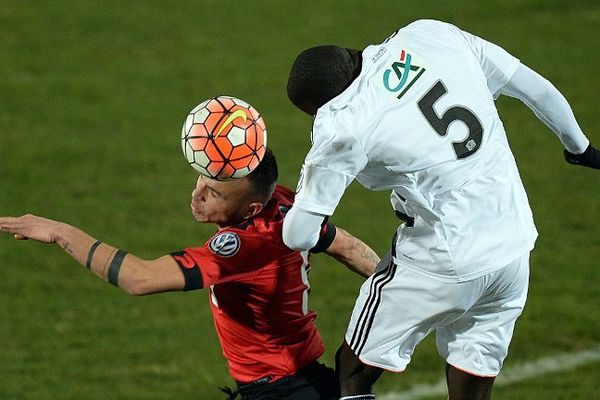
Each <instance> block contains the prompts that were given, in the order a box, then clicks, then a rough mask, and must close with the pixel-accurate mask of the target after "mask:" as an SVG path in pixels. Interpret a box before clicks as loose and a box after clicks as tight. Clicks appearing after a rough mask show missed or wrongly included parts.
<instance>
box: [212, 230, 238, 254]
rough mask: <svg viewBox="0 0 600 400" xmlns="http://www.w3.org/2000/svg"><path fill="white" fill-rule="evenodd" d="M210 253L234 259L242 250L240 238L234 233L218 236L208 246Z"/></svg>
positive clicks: (224, 233)
mask: <svg viewBox="0 0 600 400" xmlns="http://www.w3.org/2000/svg"><path fill="white" fill-rule="evenodd" d="M208 248H209V250H210V251H212V252H213V253H215V254H216V255H218V256H221V257H232V256H234V255H236V254H237V252H238V251H239V250H240V237H239V236H238V234H237V233H234V232H223V233H219V234H218V235H216V236H215V237H214V238H213V239H212V240H211V241H210V243H209V244H208Z"/></svg>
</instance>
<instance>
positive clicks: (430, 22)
mask: <svg viewBox="0 0 600 400" xmlns="http://www.w3.org/2000/svg"><path fill="white" fill-rule="evenodd" d="M432 28H433V29H446V30H455V29H458V28H457V27H456V26H455V25H453V24H451V23H449V22H445V21H440V20H438V19H428V18H423V19H417V20H415V21H413V22H411V23H410V24H408V25H406V26H405V27H404V28H402V29H406V30H410V29H432Z"/></svg>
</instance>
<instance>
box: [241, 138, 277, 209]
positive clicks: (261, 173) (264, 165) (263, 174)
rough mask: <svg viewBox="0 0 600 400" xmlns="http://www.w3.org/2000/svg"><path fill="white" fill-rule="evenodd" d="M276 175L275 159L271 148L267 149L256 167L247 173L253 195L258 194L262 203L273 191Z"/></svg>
mask: <svg viewBox="0 0 600 400" xmlns="http://www.w3.org/2000/svg"><path fill="white" fill-rule="evenodd" d="M278 177H279V172H278V170H277V160H276V159H275V155H274V154H273V152H272V151H271V149H267V150H266V151H265V156H264V157H263V159H262V161H261V162H260V164H258V167H256V168H255V169H254V171H252V172H251V173H250V174H248V180H249V181H250V185H251V186H252V191H253V195H256V196H258V197H259V198H260V200H261V201H262V202H263V204H266V203H267V201H269V199H270V198H271V195H272V194H273V191H275V186H276V185H277V178H278Z"/></svg>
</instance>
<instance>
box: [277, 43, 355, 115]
mask: <svg viewBox="0 0 600 400" xmlns="http://www.w3.org/2000/svg"><path fill="white" fill-rule="evenodd" d="M353 74H354V62H353V60H352V57H351V56H350V54H349V53H348V50H346V49H345V48H342V47H339V46H333V45H324V46H316V47H311V48H310V49H306V50H304V51H303V52H302V53H300V54H299V55H298V57H296V60H295V61H294V64H293V65H292V69H291V71H290V75H289V78H288V84H287V94H288V97H289V99H290V100H291V102H292V103H294V104H295V105H296V106H297V107H298V108H300V109H303V110H305V108H303V107H306V105H307V104H310V105H313V106H315V107H316V108H319V107H321V106H322V105H323V104H325V103H327V102H328V101H329V100H331V99H333V98H334V97H336V96H337V95H339V94H340V93H342V92H343V91H344V89H346V87H348V84H349V83H350V82H351V81H352V78H353Z"/></svg>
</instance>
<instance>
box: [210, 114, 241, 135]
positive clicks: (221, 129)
mask: <svg viewBox="0 0 600 400" xmlns="http://www.w3.org/2000/svg"><path fill="white" fill-rule="evenodd" d="M236 118H242V119H243V120H244V123H246V120H247V119H248V115H246V112H245V111H244V110H235V111H234V112H233V113H232V114H231V115H230V116H229V117H227V119H226V120H225V122H223V125H221V127H220V128H219V130H218V131H217V134H216V135H215V139H216V138H218V137H219V135H220V134H221V132H223V131H224V130H225V128H227V126H229V124H231V123H232V122H233V120H234V119H236Z"/></svg>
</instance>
